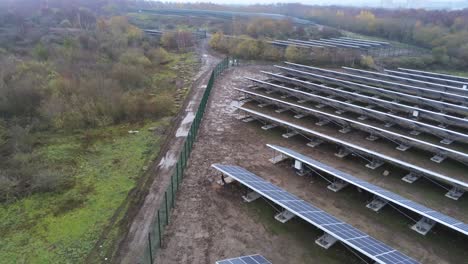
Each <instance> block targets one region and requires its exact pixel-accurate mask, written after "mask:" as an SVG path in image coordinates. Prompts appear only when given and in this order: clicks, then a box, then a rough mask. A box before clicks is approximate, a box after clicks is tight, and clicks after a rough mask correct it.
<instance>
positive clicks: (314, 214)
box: [211, 164, 418, 264]
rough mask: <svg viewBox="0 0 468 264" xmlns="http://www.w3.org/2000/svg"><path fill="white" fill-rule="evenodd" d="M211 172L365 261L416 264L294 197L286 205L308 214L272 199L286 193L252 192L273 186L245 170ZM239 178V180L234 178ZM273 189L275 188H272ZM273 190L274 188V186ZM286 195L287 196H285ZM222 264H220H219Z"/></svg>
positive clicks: (230, 168) (220, 167)
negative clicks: (247, 177) (298, 207)
mask: <svg viewBox="0 0 468 264" xmlns="http://www.w3.org/2000/svg"><path fill="white" fill-rule="evenodd" d="M211 166H212V167H213V168H215V169H217V170H218V171H220V172H222V173H223V174H225V175H227V176H229V177H231V178H233V179H235V180H237V181H239V182H240V183H242V184H243V185H245V186H246V187H248V188H250V189H252V190H253V191H255V192H257V193H258V194H260V195H262V196H264V197H265V198H267V199H269V200H271V201H272V202H274V203H276V204H277V205H279V206H281V207H283V208H284V209H286V210H288V211H290V212H291V213H293V214H294V215H296V216H298V217H300V218H302V219H303V220H305V221H307V222H309V223H310V224H312V225H314V226H316V227H317V228H319V229H321V230H322V231H324V232H325V233H328V234H330V235H331V236H333V237H334V238H336V239H338V240H339V241H341V242H342V243H344V244H345V245H347V246H349V247H351V248H352V249H354V250H356V251H358V252H361V253H362V254H364V255H366V256H367V257H369V258H371V259H373V260H374V261H376V262H377V263H389V264H390V263H392V264H395V263H418V262H417V261H416V260H414V259H412V258H410V257H408V256H406V255H404V254H402V253H400V252H398V251H397V250H395V249H393V248H391V247H389V246H387V245H385V244H384V243H382V242H380V241H378V240H377V239H375V238H373V237H370V236H369V235H367V234H365V233H364V232H362V231H360V230H358V229H356V228H354V227H353V226H351V225H349V224H347V223H345V222H343V221H341V220H339V219H337V218H336V217H334V216H332V215H330V214H328V213H327V212H325V211H323V210H321V209H319V208H317V207H316V206H314V205H312V204H310V203H308V202H306V201H304V200H302V199H299V198H298V197H296V196H294V195H292V194H290V195H289V197H290V198H289V199H290V200H288V202H289V203H290V202H296V204H302V205H303V206H304V208H310V211H295V210H294V209H293V208H291V207H289V206H288V205H289V204H288V203H285V202H284V201H282V200H278V199H276V198H275V197H276V196H275V194H280V195H281V194H283V193H288V192H287V191H285V190H283V189H281V188H278V187H277V188H278V190H276V191H265V189H264V188H256V187H255V186H253V185H252V184H253V183H258V182H261V183H264V184H265V185H264V186H265V187H267V186H270V185H273V184H271V183H269V182H267V181H265V180H264V179H262V178H260V177H258V176H257V175H255V174H253V173H251V172H249V171H248V170H246V169H244V168H241V167H238V166H232V165H221V164H213V165H211ZM239 175H240V177H238V176H239ZM244 175H250V178H251V180H248V181H245V180H242V178H243V177H244ZM273 186H275V185H273ZM275 187H276V186H275ZM288 194H289V193H288ZM390 253H393V254H395V257H396V258H394V259H389V258H382V257H381V256H383V255H385V254H390ZM223 264H224V263H223Z"/></svg>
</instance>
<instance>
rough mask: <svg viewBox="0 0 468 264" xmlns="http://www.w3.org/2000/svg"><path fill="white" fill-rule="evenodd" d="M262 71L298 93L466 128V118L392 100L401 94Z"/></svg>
mask: <svg viewBox="0 0 468 264" xmlns="http://www.w3.org/2000/svg"><path fill="white" fill-rule="evenodd" d="M262 73H264V74H266V75H267V76H268V77H270V78H271V79H272V80H274V81H277V82H281V83H283V84H289V85H292V86H294V87H295V89H294V91H297V92H298V93H299V92H300V91H299V90H298V88H302V89H306V90H310V91H313V92H315V94H317V93H325V94H327V95H332V96H337V97H341V98H343V99H346V100H349V101H352V102H354V101H356V102H360V103H366V104H368V105H375V106H380V107H382V108H384V109H386V110H388V111H392V112H394V113H402V114H412V113H414V111H417V112H418V113H419V116H420V118H422V119H425V120H428V121H436V122H439V123H441V124H446V125H450V126H454V127H461V128H468V119H465V118H460V117H456V116H453V115H449V114H445V113H443V112H437V111H433V110H428V109H424V108H421V107H415V106H412V105H407V104H403V103H399V102H397V101H395V100H393V99H392V98H399V97H400V98H401V96H399V95H398V93H390V94H391V95H392V94H394V95H395V96H393V97H391V96H388V95H387V96H386V97H388V98H389V99H383V98H382V97H380V96H378V95H375V96H370V95H365V94H362V93H361V92H357V91H356V90H351V91H347V90H344V89H343V88H341V89H338V88H333V87H330V86H327V85H323V84H322V85H321V84H317V83H313V82H310V81H304V80H301V79H299V78H297V77H288V76H285V75H282V74H277V73H271V72H267V71H262ZM247 79H249V80H251V81H254V82H256V83H261V84H266V85H273V84H272V83H270V82H266V81H260V80H257V79H253V78H247ZM272 87H281V85H275V86H272ZM382 92H384V91H382ZM402 96H404V94H402ZM402 99H404V98H402ZM346 100H343V101H346Z"/></svg>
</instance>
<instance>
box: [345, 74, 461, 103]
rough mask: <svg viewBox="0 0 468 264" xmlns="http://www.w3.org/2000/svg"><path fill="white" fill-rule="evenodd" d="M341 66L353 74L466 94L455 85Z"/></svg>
mask: <svg viewBox="0 0 468 264" xmlns="http://www.w3.org/2000/svg"><path fill="white" fill-rule="evenodd" d="M342 68H343V69H345V70H346V71H348V72H353V73H355V74H359V75H362V76H369V77H373V78H378V79H382V80H389V81H392V82H398V83H405V84H410V85H414V86H418V87H424V88H428V89H431V90H436V91H443V92H450V93H454V94H460V95H464V96H466V95H468V90H466V89H462V88H460V87H456V86H451V85H446V84H440V83H434V82H427V81H421V80H417V79H412V78H410V77H402V76H395V75H390V74H384V73H380V72H373V71H365V70H361V69H355V68H350V67H342Z"/></svg>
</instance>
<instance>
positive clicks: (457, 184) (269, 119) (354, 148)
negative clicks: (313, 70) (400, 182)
mask: <svg viewBox="0 0 468 264" xmlns="http://www.w3.org/2000/svg"><path fill="white" fill-rule="evenodd" d="M239 109H240V110H241V111H243V112H245V113H247V114H248V115H250V116H253V117H255V118H257V119H260V120H263V121H264V122H266V123H274V124H277V125H280V126H284V127H286V128H288V129H291V130H293V131H297V132H298V133H300V134H303V135H306V136H307V137H313V138H319V139H321V140H324V141H327V142H330V143H333V144H337V145H339V146H341V147H343V148H345V149H347V150H350V151H351V152H355V153H359V155H360V156H361V155H362V156H364V157H368V158H370V159H372V160H374V159H375V160H380V161H384V162H388V163H390V164H393V165H396V166H398V167H401V168H403V169H405V170H408V171H410V172H414V173H415V174H417V175H424V176H426V177H428V178H431V179H435V180H438V181H442V182H444V183H447V184H450V185H452V186H454V189H457V190H458V189H460V191H461V190H468V183H466V182H464V181H461V180H457V179H454V178H452V177H448V176H445V175H443V174H440V173H436V172H434V171H431V170H428V169H425V168H423V167H419V166H416V165H414V164H411V163H408V162H405V161H402V160H399V159H396V158H393V157H391V156H388V155H384V154H382V153H379V152H376V151H372V150H370V149H368V148H365V147H361V146H358V145H356V144H353V143H349V142H346V141H343V140H340V139H338V138H335V137H332V136H329V135H326V134H323V133H319V132H317V131H314V130H311V129H308V128H305V127H303V126H300V125H297V124H294V123H291V122H288V121H285V120H282V119H279V118H276V117H273V116H270V115H267V114H264V113H261V112H258V111H255V110H252V109H248V108H245V107H239ZM369 165H370V164H369ZM461 192H462V193H463V191H461ZM448 194H450V192H449V193H448ZM448 194H447V195H448ZM448 197H450V196H449V195H448ZM450 198H452V197H450ZM452 199H455V198H452Z"/></svg>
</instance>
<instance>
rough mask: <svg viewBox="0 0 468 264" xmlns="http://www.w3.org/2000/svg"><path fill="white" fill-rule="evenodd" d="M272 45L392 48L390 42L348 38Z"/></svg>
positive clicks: (366, 49)
mask: <svg viewBox="0 0 468 264" xmlns="http://www.w3.org/2000/svg"><path fill="white" fill-rule="evenodd" d="M270 43H271V44H275V45H281V46H298V47H322V48H323V47H326V48H342V49H352V50H358V51H369V50H376V49H387V48H389V47H390V43H388V42H378V41H368V40H364V39H347V38H321V39H310V40H300V39H291V38H290V39H287V40H279V39H277V40H273V41H270Z"/></svg>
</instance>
